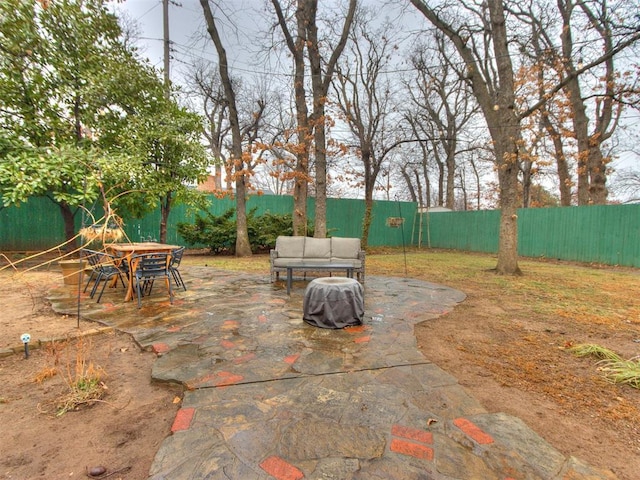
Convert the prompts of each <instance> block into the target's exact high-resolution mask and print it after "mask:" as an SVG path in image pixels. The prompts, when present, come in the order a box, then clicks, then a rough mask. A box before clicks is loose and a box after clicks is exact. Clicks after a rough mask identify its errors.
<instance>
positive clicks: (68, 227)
mask: <svg viewBox="0 0 640 480" xmlns="http://www.w3.org/2000/svg"><path fill="white" fill-rule="evenodd" d="M54 203H56V205H58V208H59V209H60V214H61V215H62V220H63V222H64V238H65V241H66V245H67V246H66V249H65V250H67V251H70V250H74V249H75V248H77V246H78V242H76V241H75V240H74V237H75V235H76V227H75V221H74V218H75V216H76V215H75V212H74V211H73V210H72V209H71V207H70V206H69V204H68V203H66V202H54ZM76 211H77V210H76Z"/></svg>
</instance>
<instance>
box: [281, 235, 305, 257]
mask: <svg viewBox="0 0 640 480" xmlns="http://www.w3.org/2000/svg"><path fill="white" fill-rule="evenodd" d="M304 240H305V237H302V236H298V237H286V236H280V237H278V238H276V250H277V251H278V257H281V258H291V257H294V258H299V259H302V257H303V255H304Z"/></svg>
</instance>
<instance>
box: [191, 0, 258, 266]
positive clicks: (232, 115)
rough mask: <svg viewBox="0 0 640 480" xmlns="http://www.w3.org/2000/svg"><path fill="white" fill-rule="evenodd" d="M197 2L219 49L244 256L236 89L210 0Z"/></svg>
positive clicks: (245, 232) (238, 241) (248, 251)
mask: <svg viewBox="0 0 640 480" xmlns="http://www.w3.org/2000/svg"><path fill="white" fill-rule="evenodd" d="M200 4H201V5H202V10H203V12H204V17H205V20H206V23H207V31H208V32H209V35H210V36H211V40H212V41H213V43H214V45H215V47H216V51H217V52H218V68H219V71H220V79H221V81H222V86H223V89H224V94H225V98H226V102H227V108H228V110H229V127H230V130H231V138H232V141H231V151H230V154H231V155H230V157H231V158H230V160H231V161H232V162H233V166H234V176H235V184H236V225H237V227H236V228H237V238H236V256H239V257H245V256H250V255H251V244H250V243H249V232H248V229H247V205H246V193H247V188H246V175H245V171H244V158H243V151H242V132H241V131H240V122H239V117H238V107H237V104H236V93H235V90H234V86H233V83H232V81H231V76H230V74H229V65H228V61H227V52H226V50H225V48H224V45H223V44H222V40H221V38H220V33H219V32H218V27H217V25H216V21H215V17H214V16H213V12H212V11H211V7H210V6H209V1H208V0H200Z"/></svg>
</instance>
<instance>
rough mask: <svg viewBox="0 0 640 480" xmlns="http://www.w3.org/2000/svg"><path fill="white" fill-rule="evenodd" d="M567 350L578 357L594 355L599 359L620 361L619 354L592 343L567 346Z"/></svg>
mask: <svg viewBox="0 0 640 480" xmlns="http://www.w3.org/2000/svg"><path fill="white" fill-rule="evenodd" d="M569 351H570V352H571V353H573V354H574V355H576V356H578V357H596V358H599V359H601V360H605V359H606V360H614V361H621V360H622V359H621V358H620V356H619V355H618V354H617V353H616V352H614V351H612V350H609V349H608V348H606V347H602V346H600V345H596V344H594V343H581V344H579V345H575V346H573V347H570V348H569Z"/></svg>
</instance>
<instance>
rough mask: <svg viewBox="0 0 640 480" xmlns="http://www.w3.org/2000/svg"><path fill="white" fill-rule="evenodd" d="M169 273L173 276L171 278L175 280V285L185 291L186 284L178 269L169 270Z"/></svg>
mask: <svg viewBox="0 0 640 480" xmlns="http://www.w3.org/2000/svg"><path fill="white" fill-rule="evenodd" d="M171 275H172V276H173V280H174V281H175V282H176V287H178V288H180V287H182V289H183V290H184V291H185V292H186V291H187V286H186V285H185V283H184V280H183V279H182V275H180V271H179V270H177V269H174V270H171Z"/></svg>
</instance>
